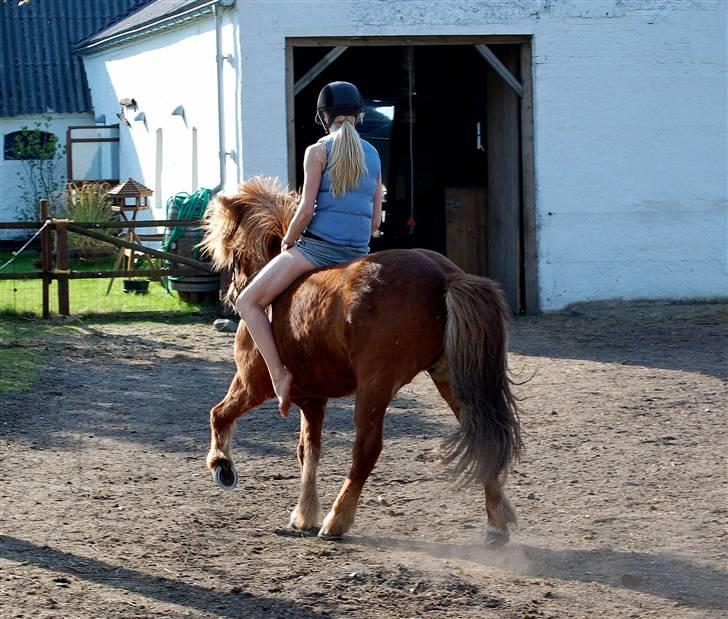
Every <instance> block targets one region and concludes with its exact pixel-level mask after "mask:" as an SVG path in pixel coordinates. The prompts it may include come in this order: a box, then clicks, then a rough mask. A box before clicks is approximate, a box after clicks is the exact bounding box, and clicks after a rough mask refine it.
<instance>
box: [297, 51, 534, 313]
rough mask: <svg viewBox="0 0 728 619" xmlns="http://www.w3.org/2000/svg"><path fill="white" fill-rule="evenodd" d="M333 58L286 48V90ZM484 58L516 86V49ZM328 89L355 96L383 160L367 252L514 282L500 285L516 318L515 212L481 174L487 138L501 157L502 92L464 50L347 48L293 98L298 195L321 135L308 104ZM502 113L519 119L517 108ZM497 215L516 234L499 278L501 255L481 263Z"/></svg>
mask: <svg viewBox="0 0 728 619" xmlns="http://www.w3.org/2000/svg"><path fill="white" fill-rule="evenodd" d="M331 49H332V48H331V47H294V48H293V67H294V82H295V81H297V80H299V79H300V78H301V77H302V76H303V75H304V74H305V73H306V72H307V71H308V70H309V69H310V68H311V67H312V66H313V65H315V64H316V63H317V62H318V61H319V60H321V58H323V57H324V56H325V55H326V53H327V52H329V51H330V50H331ZM492 49H493V51H495V53H496V54H497V55H498V56H499V58H501V60H503V61H504V63H505V64H506V65H507V66H509V68H511V69H512V71H513V73H514V75H515V76H516V77H518V53H519V46H518V45H515V44H514V45H494V46H492ZM334 80H346V81H350V82H353V83H355V84H357V86H359V88H360V90H361V92H362V94H363V95H364V97H365V99H366V101H367V110H366V118H365V123H364V125H363V126H362V127H361V133H362V135H363V136H364V137H365V138H366V139H369V141H370V142H372V144H374V146H376V147H377V149H378V150H379V151H380V155H381V157H382V162H383V180H384V183H385V185H386V188H387V195H386V201H385V205H384V210H385V213H386V214H385V220H384V222H383V224H382V226H381V232H382V235H381V237H379V238H377V239H374V240H373V242H372V250H381V249H390V248H402V247H425V248H428V249H433V250H435V251H438V252H441V253H443V254H445V255H448V256H449V257H450V258H451V259H453V260H454V261H455V262H456V263H458V264H460V266H462V267H463V268H464V269H466V270H467V271H469V272H473V273H478V274H481V275H489V276H491V277H494V276H495V277H496V279H498V278H499V277H500V278H501V279H504V278H505V279H512V280H513V281H510V282H502V283H503V285H504V288H506V289H507V290H506V292H507V293H508V289H509V288H510V289H512V290H511V293H508V295H509V301H510V302H511V305H512V307H513V309H514V310H516V311H519V310H520V309H521V307H520V301H519V297H521V295H520V294H519V288H520V286H521V285H522V284H521V283H520V281H519V280H521V278H520V277H519V275H520V271H521V267H520V266H519V265H520V262H521V256H520V254H519V247H520V246H521V243H520V236H521V227H522V226H521V219H522V218H521V213H520V203H516V204H513V202H512V200H511V201H510V203H508V204H507V202H508V201H507V200H505V201H504V200H501V198H500V196H499V189H498V182H497V179H491V184H490V188H489V172H488V171H489V169H491V171H492V170H493V169H497V167H495V168H494V165H495V157H496V155H497V153H494V152H491V153H488V145H489V132H490V143H491V144H492V145H493V146H494V147H496V146H497V147H498V148H499V149H501V148H502V146H501V145H500V142H499V140H500V138H499V134H500V133H502V131H501V129H502V128H501V127H500V118H499V117H498V118H497V117H494V114H493V110H497V109H499V107H502V106H501V105H499V104H502V103H503V102H502V100H501V99H502V94H503V93H502V92H501V88H507V86H505V84H503V85H501V81H502V80H500V78H499V77H498V76H497V75H495V74H494V72H493V71H492V69H490V67H489V66H488V65H487V64H486V62H485V61H484V60H483V58H482V57H481V56H480V55H479V53H478V51H477V50H476V49H475V47H474V46H472V45H451V46H450V45H448V46H445V45H438V46H434V45H433V46H429V45H423V46H406V45H402V46H399V45H393V46H381V47H377V46H373V47H356V46H354V47H349V48H348V49H347V50H346V52H344V53H343V54H342V55H341V56H340V57H339V58H337V59H336V60H335V61H334V62H333V63H332V64H331V65H330V66H328V67H327V68H326V69H324V71H323V72H322V73H321V74H320V75H318V77H317V78H316V79H315V80H313V81H312V82H311V83H310V84H309V85H308V86H306V87H305V88H304V89H303V90H302V91H301V92H300V93H299V94H298V95H296V97H295V107H294V113H295V144H296V176H295V182H296V186H297V187H298V186H300V184H301V183H302V181H303V170H302V161H303V153H304V150H305V148H306V147H307V146H308V145H309V144H312V143H313V142H315V141H316V140H318V139H319V138H320V137H321V136H322V135H323V130H322V128H321V127H320V126H319V125H316V124H315V123H314V114H315V107H316V97H317V95H318V92H319V90H320V89H321V87H322V86H323V85H324V84H326V83H328V82H330V81H334ZM489 90H490V92H489ZM496 91H499V92H496ZM510 105H512V106H515V107H514V110H515V115H516V118H517V117H518V101H517V100H514V103H512V104H510ZM506 107H507V106H506ZM498 114H501V112H498ZM489 123H490V127H489ZM517 130H518V127H517V126H516V131H517ZM516 140H518V137H517V136H516ZM411 155H412V156H411ZM507 156H508V157H512V158H515V161H511V162H510V165H511V167H512V168H513V169H514V170H515V174H516V179H517V182H518V175H519V174H520V172H519V170H520V161H519V153H518V152H516V153H513V152H509V153H508V154H507ZM411 166H413V167H411ZM491 173H492V172H491ZM500 174H502V171H499V175H500ZM412 180H413V182H412ZM493 180H496V184H495V185H493V182H492V181H493ZM516 191H520V190H519V189H517V190H516ZM501 203H502V204H501ZM494 204H495V208H494V206H493V205H494ZM499 205H500V208H499ZM504 208H507V209H508V210H509V212H508V213H507V214H506V218H507V219H509V220H510V224H515V226H512V225H511V226H508V227H509V228H512V230H510V231H509V232H508V235H509V237H515V238H509V239H508V243H509V244H510V245H511V246H512V247H511V248H510V249H509V251H508V253H511V250H512V252H513V255H512V259H513V260H514V261H515V265H514V267H513V268H510V269H506V270H505V271H504V270H503V269H501V268H499V265H498V264H497V262H498V261H499V260H500V253H501V252H502V248H499V249H498V252H499V253H498V255H497V256H495V257H494V256H493V255H491V256H490V257H489V254H492V248H490V246H491V245H493V242H494V241H495V240H496V237H498V238H500V237H502V236H503V231H502V230H500V231H499V221H501V220H502V219H503V216H504V213H503V209H504ZM413 221H414V225H412V224H413ZM500 242H501V244H502V238H500ZM498 276H499V277H498Z"/></svg>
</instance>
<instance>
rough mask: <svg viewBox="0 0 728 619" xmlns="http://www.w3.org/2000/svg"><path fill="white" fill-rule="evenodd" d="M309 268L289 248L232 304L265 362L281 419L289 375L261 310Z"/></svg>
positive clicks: (287, 397) (288, 402)
mask: <svg viewBox="0 0 728 619" xmlns="http://www.w3.org/2000/svg"><path fill="white" fill-rule="evenodd" d="M313 269H314V266H313V265H312V264H311V263H310V262H309V261H308V260H307V259H306V258H304V257H303V254H302V253H301V252H300V251H299V250H298V249H297V248H295V247H293V248H291V249H289V250H288V251H284V252H283V253H282V254H280V255H278V256H276V257H275V258H274V259H273V260H271V261H270V262H269V263H268V264H267V265H266V266H265V267H264V268H263V270H262V271H261V272H260V273H258V275H256V277H255V279H254V280H253V281H252V282H251V283H250V284H249V285H248V286H246V288H245V290H243V292H242V293H241V294H240V296H239V297H238V299H237V301H236V303H235V307H236V308H237V310H238V312H239V313H240V316H241V318H242V319H243V320H244V321H245V324H246V326H247V327H248V331H249V332H250V335H251V336H252V337H253V340H254V341H255V344H256V346H257V347H258V349H259V350H260V352H261V354H262V355H263V359H265V363H266V365H267V366H268V372H269V373H270V378H271V381H272V382H273V390H274V391H275V393H276V396H277V397H278V410H280V412H281V415H283V416H284V417H285V416H286V415H288V408H289V407H290V405H291V400H290V391H291V385H292V384H293V376H291V373H290V372H289V371H288V370H287V369H286V368H285V367H284V366H283V363H282V362H281V357H280V355H279V354H278V348H277V347H276V343H275V340H274V339H273V331H272V329H271V326H270V321H269V320H268V316H267V315H266V313H265V310H266V308H267V307H268V306H269V305H270V304H271V303H273V301H274V300H275V298H276V297H277V296H278V295H280V294H281V293H282V292H283V291H284V290H285V289H286V288H288V286H290V285H291V284H292V283H293V282H294V281H295V280H296V279H298V278H299V277H300V276H301V275H303V274H304V273H306V272H308V271H312V270H313Z"/></svg>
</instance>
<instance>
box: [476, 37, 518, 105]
mask: <svg viewBox="0 0 728 619" xmlns="http://www.w3.org/2000/svg"><path fill="white" fill-rule="evenodd" d="M475 49H476V50H478V53H479V54H480V55H481V56H482V57H483V58H485V61H486V62H487V63H488V64H489V65H490V66H491V67H492V68H493V70H494V71H495V72H496V73H497V74H498V75H500V76H501V77H502V78H503V79H504V80H505V81H506V84H508V85H509V86H510V87H511V88H513V91H514V92H515V93H516V94H517V95H518V96H519V97H522V96H523V86H522V85H521V82H519V81H518V80H517V79H516V78H515V77H514V76H513V73H511V72H510V71H509V70H508V68H507V67H506V66H505V65H504V64H503V63H502V62H501V61H500V60H498V56H496V55H495V54H494V53H493V52H492V51H491V49H490V48H489V47H488V46H487V45H482V44H481V45H476V46H475Z"/></svg>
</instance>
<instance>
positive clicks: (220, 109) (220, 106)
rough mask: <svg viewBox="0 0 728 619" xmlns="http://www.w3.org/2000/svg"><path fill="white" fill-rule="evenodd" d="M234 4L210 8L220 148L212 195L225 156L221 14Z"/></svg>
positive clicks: (222, 1)
mask: <svg viewBox="0 0 728 619" xmlns="http://www.w3.org/2000/svg"><path fill="white" fill-rule="evenodd" d="M234 4H235V0H219V1H218V2H217V3H216V4H214V5H213V7H212V14H213V15H214V16H215V63H216V65H217V140H218V145H219V147H220V151H219V153H218V157H219V160H220V182H219V183H218V184H217V185H216V186H215V187H213V189H212V193H213V195H214V194H216V193H218V192H219V191H220V190H222V188H223V187H224V186H225V180H226V176H227V174H226V167H227V165H226V164H227V155H228V153H227V152H226V150H225V105H224V101H223V96H224V92H223V90H224V89H223V79H222V66H223V61H224V60H225V58H224V57H223V55H222V12H223V9H225V8H229V7H231V6H233V5H234Z"/></svg>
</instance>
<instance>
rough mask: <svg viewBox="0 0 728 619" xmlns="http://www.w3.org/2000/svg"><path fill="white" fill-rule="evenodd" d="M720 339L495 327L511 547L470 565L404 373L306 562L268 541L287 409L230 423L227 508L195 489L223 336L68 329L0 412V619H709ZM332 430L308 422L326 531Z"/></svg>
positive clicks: (345, 403) (345, 447) (722, 598)
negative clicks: (503, 336) (506, 384)
mask: <svg viewBox="0 0 728 619" xmlns="http://www.w3.org/2000/svg"><path fill="white" fill-rule="evenodd" d="M727 325H728V307H727V306H725V305H648V304H645V305H629V306H595V307H585V308H580V309H577V310H574V311H572V312H569V313H566V314H561V315H547V316H542V317H528V318H519V319H517V320H516V321H515V323H514V326H513V334H512V339H511V344H510V350H511V351H512V352H511V356H510V362H511V368H512V370H513V371H514V373H515V376H516V379H517V380H526V379H528V378H529V377H531V376H533V378H532V379H531V380H530V381H529V382H527V383H526V384H523V385H522V386H519V387H517V388H516V392H517V393H518V395H519V396H521V397H522V398H523V402H522V408H523V413H522V417H521V421H522V426H523V432H524V441H525V444H526V452H525V454H524V457H523V458H522V461H521V462H520V463H518V464H516V465H515V466H514V470H513V472H512V474H511V476H510V479H509V482H508V484H507V486H506V488H507V492H508V495H509V496H510V498H511V500H512V501H513V502H514V504H515V506H516V508H517V510H518V512H519V516H520V521H521V528H520V530H519V531H516V532H515V533H514V534H513V536H512V541H511V543H510V544H509V545H508V546H507V547H506V548H505V549H503V550H487V549H485V547H484V545H483V541H484V535H485V534H484V531H485V510H484V501H483V496H482V492H481V491H480V490H479V489H478V488H475V487H472V488H470V487H469V488H466V489H458V488H457V487H456V486H455V485H454V484H453V482H452V478H451V475H450V474H449V472H448V470H447V468H442V467H441V466H440V465H439V464H438V463H437V448H438V446H439V444H440V442H441V440H442V439H443V438H444V437H445V436H447V435H448V434H449V433H450V432H452V431H453V430H454V428H455V419H454V417H453V415H452V413H451V412H450V410H449V409H448V408H447V406H446V405H445V403H444V402H443V401H442V400H441V399H440V397H439V395H438V394H437V392H436V390H435V388H434V386H433V385H432V383H431V382H430V381H429V379H428V378H427V376H426V375H420V376H419V377H417V379H416V380H415V381H414V382H413V383H412V384H411V385H408V386H407V387H405V388H404V389H402V391H401V392H400V393H399V395H398V397H397V398H396V400H395V401H394V402H393V403H392V406H391V407H390V410H389V412H388V413H387V418H386V421H385V445H384V450H383V453H382V456H381V458H380V460H379V463H378V465H377V467H376V468H375V470H374V473H373V474H372V477H371V478H370V480H369V482H368V484H367V486H366V487H365V489H364V493H363V495H362V501H361V505H360V509H359V512H358V516H357V521H356V523H355V525H354V527H353V529H352V531H351V533H350V535H348V536H347V537H346V538H345V539H344V541H342V542H325V541H322V540H319V539H317V538H301V537H297V536H295V535H291V533H290V532H289V531H288V530H287V529H286V525H287V522H288V514H289V513H290V510H291V509H292V507H293V506H294V505H295V502H296V499H297V493H298V487H299V481H298V472H299V469H298V463H297V461H296V456H295V448H296V443H297V434H298V410H297V409H295V410H294V411H292V414H291V416H290V417H289V418H288V419H282V418H281V417H279V416H278V414H277V412H276V411H275V409H274V407H273V405H272V403H269V404H268V405H265V406H263V407H260V408H259V409H256V410H255V411H253V412H252V413H250V414H249V415H247V416H245V417H244V418H242V419H241V420H240V422H239V424H238V429H237V433H236V436H235V439H234V441H233V455H234V457H235V459H236V464H237V467H238V471H239V473H240V483H239V486H238V488H237V489H236V490H235V491H233V492H228V493H225V492H223V491H221V490H219V489H218V488H217V487H216V486H215V485H214V483H213V481H212V479H211V477H210V474H209V473H208V471H207V470H206V468H205V455H206V452H207V447H208V440H209V435H208V426H207V415H208V411H209V409H210V406H211V405H213V404H214V403H216V402H217V401H218V400H219V399H221V398H222V396H223V395H224V393H225V390H226V389H227V385H228V383H229V381H230V379H231V378H232V375H233V371H234V368H233V364H232V344H233V337H232V335H230V334H221V333H217V332H216V331H214V330H213V329H212V327H211V326H210V324H209V321H200V320H197V321H196V322H192V323H188V324H180V323H177V324H173V325H167V324H163V323H162V322H145V323H125V324H119V323H117V324H109V323H101V322H83V323H79V324H78V325H76V326H75V327H74V329H73V332H69V333H68V335H66V336H63V338H61V339H60V340H59V341H57V342H56V343H55V344H54V345H53V349H52V354H51V355H50V357H51V361H50V362H49V364H48V365H47V367H46V368H45V370H44V372H43V379H42V381H41V382H40V384H39V385H37V387H36V388H34V389H33V390H31V391H27V392H21V393H14V394H11V395H10V396H6V397H4V398H3V399H0V457H1V459H0V616H1V617H3V619H4V618H6V617H7V618H11V617H18V618H20V617H27V618H33V619H40V618H43V617H58V618H64V619H75V618H99V617H104V618H109V617H130V618H131V617H175V618H181V617H222V618H233V617H235V618H237V617H281V618H283V617H286V618H288V617H293V618H299V617H300V618H303V619H305V618H309V617H347V618H348V617H356V618H358V617H381V618H385V617H386V618H390V617H435V618H437V617H451V618H463V617H485V618H488V617H494V618H495V617H497V618H506V617H508V618H523V619H525V618H541V617H544V618H545V617H553V618H564V617H590V618H591V617H609V618H622V617H634V618H637V617H639V618H641V617H649V616H653V617H661V618H663V617H715V618H717V617H723V616H726V613H728V599H727V597H726V595H727V594H726V592H727V591H728V578H727V577H726V575H727V574H728V567H727V566H728V561H727V557H728V552H727V550H728V548H727V547H728V527H727V526H726V523H727V520H728V518H727V516H728V499H727V497H728V493H727V490H728V489H727V487H726V486H727V476H726V471H727V469H726V454H727V453H728V449H727V447H728V445H727V444H726V443H727V441H726V437H727V436H728V435H727V434H726V416H725V414H726V410H725V403H726V383H725V379H726V372H727V364H726V361H727V359H726V342H727V341H728V340H727V339H726V338H727V337H728V333H727V328H726V327H727ZM351 416H352V402H351V400H340V401H335V402H332V403H331V404H330V407H329V413H328V416H327V420H326V423H325V430H324V438H323V444H322V459H321V468H320V473H319V492H320V495H321V499H322V503H323V506H324V509H328V507H329V506H330V505H331V502H332V501H333V499H334V497H335V496H336V493H337V492H338V489H339V487H340V484H341V482H342V481H343V479H344V477H345V475H346V472H347V470H348V467H349V463H350V446H351V440H352V436H353V431H352V430H353V423H352V419H351Z"/></svg>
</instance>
